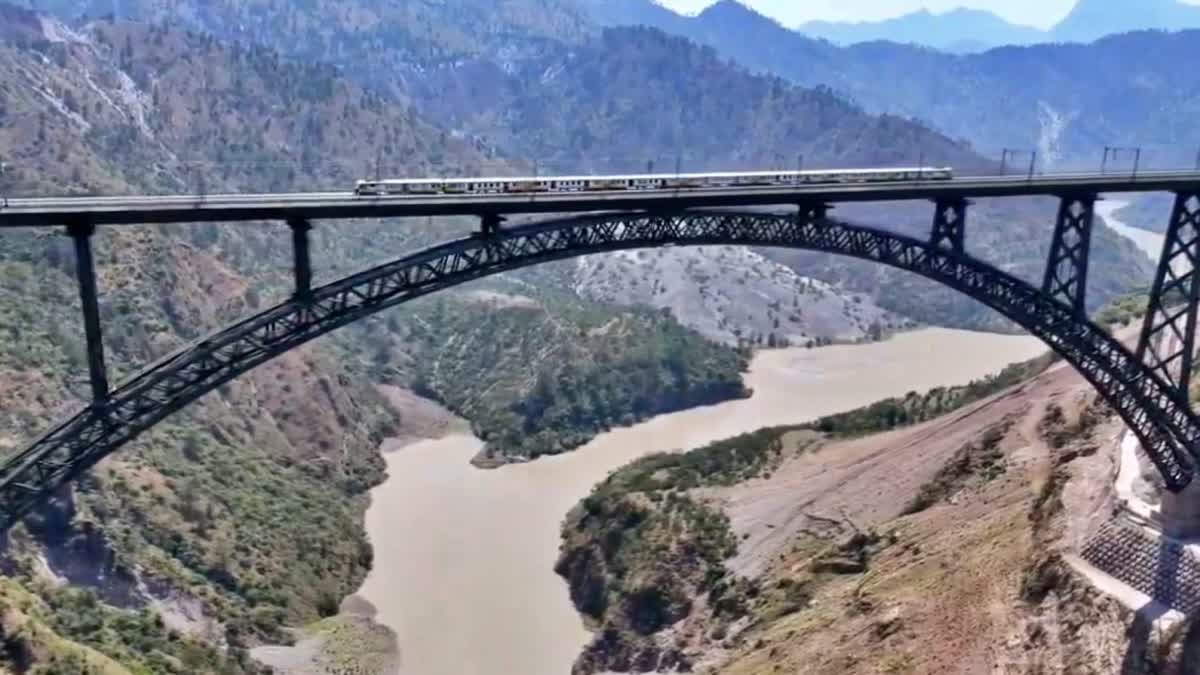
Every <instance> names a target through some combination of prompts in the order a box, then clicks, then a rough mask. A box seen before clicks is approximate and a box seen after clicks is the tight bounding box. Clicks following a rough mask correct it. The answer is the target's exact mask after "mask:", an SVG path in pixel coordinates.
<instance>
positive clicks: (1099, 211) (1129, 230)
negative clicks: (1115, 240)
mask: <svg viewBox="0 0 1200 675" xmlns="http://www.w3.org/2000/svg"><path fill="white" fill-rule="evenodd" d="M1128 205H1129V202H1127V201H1122V200H1120V199H1104V200H1100V201H1097V202H1096V208H1095V210H1096V215H1098V216H1100V217H1101V218H1103V219H1104V222H1105V223H1107V224H1108V226H1109V227H1111V228H1112V229H1114V230H1116V232H1117V234H1119V235H1121V236H1123V237H1125V238H1126V239H1129V240H1130V241H1132V242H1133V243H1135V244H1137V247H1138V248H1140V249H1141V250H1142V251H1144V252H1145V253H1146V255H1148V256H1150V259H1151V260H1153V261H1155V262H1157V261H1158V256H1159V255H1160V254H1161V253H1162V245H1163V235H1162V234H1160V233H1158V232H1151V231H1150V230H1143V229H1142V228H1140V227H1132V226H1130V225H1126V224H1125V222H1124V221H1122V220H1121V219H1119V218H1117V216H1116V213H1117V211H1120V210H1121V209H1123V208H1125V207H1126V206H1128ZM1164 217H1165V216H1164ZM1146 281H1147V283H1149V281H1150V280H1149V279H1147V280H1146Z"/></svg>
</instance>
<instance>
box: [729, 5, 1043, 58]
mask: <svg viewBox="0 0 1200 675" xmlns="http://www.w3.org/2000/svg"><path fill="white" fill-rule="evenodd" d="M723 1H724V2H733V1H735V0H723ZM796 30H797V31H798V32H800V33H803V34H805V35H808V36H810V37H814V38H820V39H823V40H829V41H830V42H832V43H834V44H838V45H850V44H855V43H859V42H876V41H887V42H897V43H901V44H915V45H923V46H926V47H933V48H934V49H940V50H942V51H948V52H978V51H984V50H985V49H989V48H991V47H996V46H1000V45H1021V44H1030V43H1034V42H1043V41H1046V40H1047V39H1048V36H1047V35H1046V33H1044V32H1043V31H1040V30H1038V29H1036V28H1033V27H1030V26H1021V25H1017V24H1012V23H1009V22H1007V21H1005V20H1004V19H1001V18H1000V17H998V16H996V15H995V14H992V13H991V12H986V11H982V10H975V9H963V8H959V9H954V10H950V11H948V12H942V13H938V14H935V13H932V12H930V11H928V10H920V11H917V12H912V13H911V14H905V15H903V16H899V17H896V18H894V19H887V20H884V21H873V22H857V23H834V22H827V21H810V22H808V23H804V24H801V25H799V26H797V27H796Z"/></svg>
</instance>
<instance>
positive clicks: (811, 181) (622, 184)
mask: <svg viewBox="0 0 1200 675" xmlns="http://www.w3.org/2000/svg"><path fill="white" fill-rule="evenodd" d="M953 177H954V171H953V169H951V168H949V167H901V168H868V169H842V170H817V171H748V172H731V171H730V172H716V173H679V174H637V175H607V176H538V177H514V178H510V177H476V178H417V179H386V180H360V181H358V183H357V185H356V186H355V188H354V193H355V194H357V195H362V196H386V195H409V194H412V195H437V194H522V193H542V192H549V193H564V192H609V191H621V190H664V189H671V190H696V189H705V188H710V189H711V188H730V187H771V186H780V187H783V186H788V185H823V184H830V185H836V184H852V183H889V182H903V181H915V180H950V179H952V178H953Z"/></svg>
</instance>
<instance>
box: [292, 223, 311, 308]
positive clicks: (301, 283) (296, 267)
mask: <svg viewBox="0 0 1200 675" xmlns="http://www.w3.org/2000/svg"><path fill="white" fill-rule="evenodd" d="M287 223H288V227H290V228H291V229H292V273H293V274H294V275H295V277H296V294H295V297H296V299H297V300H300V301H301V302H308V301H309V300H311V299H312V256H311V255H310V253H309V250H308V232H309V230H311V229H312V223H309V222H308V220H306V219H304V218H289V219H288V221H287Z"/></svg>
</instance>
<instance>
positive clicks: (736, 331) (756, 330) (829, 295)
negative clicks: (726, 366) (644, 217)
mask: <svg viewBox="0 0 1200 675" xmlns="http://www.w3.org/2000/svg"><path fill="white" fill-rule="evenodd" d="M575 290H576V291H577V292H578V293H579V294H580V295H581V296H583V297H586V298H590V299H593V300H600V301H605V302H614V303H618V304H626V305H633V304H639V305H649V306H651V307H655V308H659V309H667V310H670V312H671V313H672V314H673V315H674V316H675V318H676V319H678V320H679V322H680V323H682V324H684V325H685V326H688V327H690V328H693V329H695V330H697V331H699V332H700V333H701V334H703V335H704V336H705V337H708V338H710V339H713V340H716V341H719V342H723V343H726V344H733V345H737V344H741V345H752V346H768V347H776V346H787V345H804V344H808V343H810V342H811V343H823V342H828V341H857V340H862V339H871V338H878V337H879V336H881V335H882V334H883V333H885V332H887V331H889V330H890V329H894V328H898V327H901V326H903V325H906V323H907V322H906V321H904V320H903V319H901V318H899V317H897V316H896V315H893V314H891V313H889V312H887V311H885V310H883V309H880V308H879V307H878V306H876V305H875V304H874V303H872V302H871V301H870V300H868V299H867V298H865V297H863V296H861V295H857V294H854V293H851V292H848V291H843V290H841V289H838V288H835V287H834V286H831V285H829V284H827V283H825V282H822V281H817V280H816V279H810V278H807V277H803V276H801V275H799V274H797V273H796V272H794V271H793V270H791V269H789V268H788V267H785V266H784V265H781V264H779V263H777V262H774V261H771V260H768V259H766V258H764V257H762V256H761V255H759V254H758V253H756V252H754V251H752V250H750V249H748V248H744V247H712V248H709V247H703V248H677V249H660V250H654V251H630V252H623V253H617V254H612V255H603V256H590V257H587V258H581V259H580V260H579V263H578V267H577V269H576V274H575Z"/></svg>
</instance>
